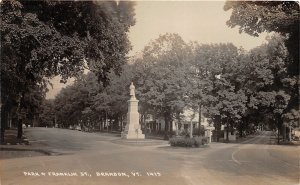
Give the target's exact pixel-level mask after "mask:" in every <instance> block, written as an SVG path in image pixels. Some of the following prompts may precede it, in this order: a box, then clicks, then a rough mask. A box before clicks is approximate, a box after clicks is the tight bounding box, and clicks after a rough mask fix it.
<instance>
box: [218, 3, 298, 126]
mask: <svg viewBox="0 0 300 185" xmlns="http://www.w3.org/2000/svg"><path fill="white" fill-rule="evenodd" d="M224 10H225V11H228V10H232V14H231V17H230V20H228V21H227V25H228V26H230V27H235V26H238V27H239V30H240V32H246V33H248V34H250V35H253V36H258V35H259V34H260V33H262V32H265V31H266V32H277V33H279V34H281V35H282V36H283V37H284V40H283V41H284V43H285V46H286V48H287V51H288V60H287V61H288V63H287V64H288V66H287V71H288V73H287V74H286V77H287V78H290V80H292V81H296V82H293V85H292V86H290V88H289V91H290V93H289V94H290V95H291V97H290V100H289V103H288V106H287V109H288V111H287V114H288V115H289V116H287V117H289V118H288V119H287V120H296V119H297V117H299V114H300V113H299V101H300V99H299V84H300V80H299V79H300V78H299V22H300V18H299V15H300V8H299V2H297V1H227V2H226V3H225V6H224ZM288 112H289V113H288ZM296 112H298V113H297V114H294V113H296ZM293 116H295V117H293ZM292 117H293V118H292ZM298 126H299V124H298Z"/></svg>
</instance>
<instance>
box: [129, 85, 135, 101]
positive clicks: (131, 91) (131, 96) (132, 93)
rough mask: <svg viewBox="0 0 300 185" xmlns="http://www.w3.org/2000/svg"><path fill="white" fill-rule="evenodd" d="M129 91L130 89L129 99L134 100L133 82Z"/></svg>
mask: <svg viewBox="0 0 300 185" xmlns="http://www.w3.org/2000/svg"><path fill="white" fill-rule="evenodd" d="M129 89H130V98H132V99H135V87H134V85H133V82H131V84H130V87H129Z"/></svg>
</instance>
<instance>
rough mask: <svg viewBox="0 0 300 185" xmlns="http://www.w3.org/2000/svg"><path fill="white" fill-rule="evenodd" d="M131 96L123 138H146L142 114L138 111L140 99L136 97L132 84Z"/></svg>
mask: <svg viewBox="0 0 300 185" xmlns="http://www.w3.org/2000/svg"><path fill="white" fill-rule="evenodd" d="M130 89H133V92H131V93H130V95H131V98H130V100H128V113H127V124H126V126H125V130H124V131H123V132H122V134H121V138H122V139H145V135H144V134H143V133H142V130H141V126H140V124H139V119H140V114H139V112H138V102H139V101H138V100H137V99H136V98H135V94H134V86H133V84H131V86H130Z"/></svg>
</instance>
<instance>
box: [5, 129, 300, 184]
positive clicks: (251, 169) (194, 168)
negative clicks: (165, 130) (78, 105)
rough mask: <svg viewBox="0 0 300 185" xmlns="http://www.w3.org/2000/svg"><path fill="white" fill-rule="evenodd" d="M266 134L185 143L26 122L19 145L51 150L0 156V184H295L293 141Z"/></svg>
mask: <svg viewBox="0 0 300 185" xmlns="http://www.w3.org/2000/svg"><path fill="white" fill-rule="evenodd" d="M270 134H271V133H270V132H263V133H261V135H257V136H255V137H253V138H251V139H249V140H246V141H245V142H243V143H239V144H225V143H212V144H211V145H210V146H209V147H207V148H191V149H186V148H172V147H169V146H168V145H167V142H164V141H162V142H161V145H152V146H136V145H128V144H122V142H116V141H118V139H119V138H118V137H117V136H113V135H110V134H105V133H85V132H80V131H74V130H67V129H56V128H28V129H26V131H25V135H26V136H27V137H28V139H29V141H30V143H31V145H30V146H22V147H23V148H24V147H30V148H33V149H43V150H44V151H47V152H48V153H49V154H51V155H41V156H32V157H26V158H15V159H2V160H1V161H0V162H1V165H0V174H1V185H36V184H43V185H47V184H55V185H60V184H63V185H74V184H75V185H77V184H78V185H90V184H92V185H96V184H97V185H99V184H103V185H117V184H125V185H129V184H132V185H136V184H143V185H144V184H147V185H202V184H203V185H204V184H205V185H222V184H230V185H241V184H243V185H252V184H253V185H297V184H300V167H299V165H300V150H299V147H295V146H277V145H269V144H267V143H269V140H270ZM20 147H21V146H20ZM24 172H25V173H24ZM31 172H34V173H35V174H34V173H31ZM43 172H45V175H42V173H43ZM48 172H50V173H48ZM52 172H54V173H52ZM80 172H83V173H80ZM63 173H65V174H63ZM71 173H73V174H75V173H76V174H77V176H71ZM109 173H110V176H108V175H109ZM114 173H115V174H114ZM118 173H119V175H120V176H119V175H118ZM34 175H36V176H34ZM38 175H39V176H38ZM81 175H82V176H81ZM97 175H98V176H97ZM114 175H116V176H114ZM124 175H126V176H124Z"/></svg>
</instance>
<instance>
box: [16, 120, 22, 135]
mask: <svg viewBox="0 0 300 185" xmlns="http://www.w3.org/2000/svg"><path fill="white" fill-rule="evenodd" d="M22 136H23V120H22V119H19V122H18V135H17V138H18V139H21V138H22Z"/></svg>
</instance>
